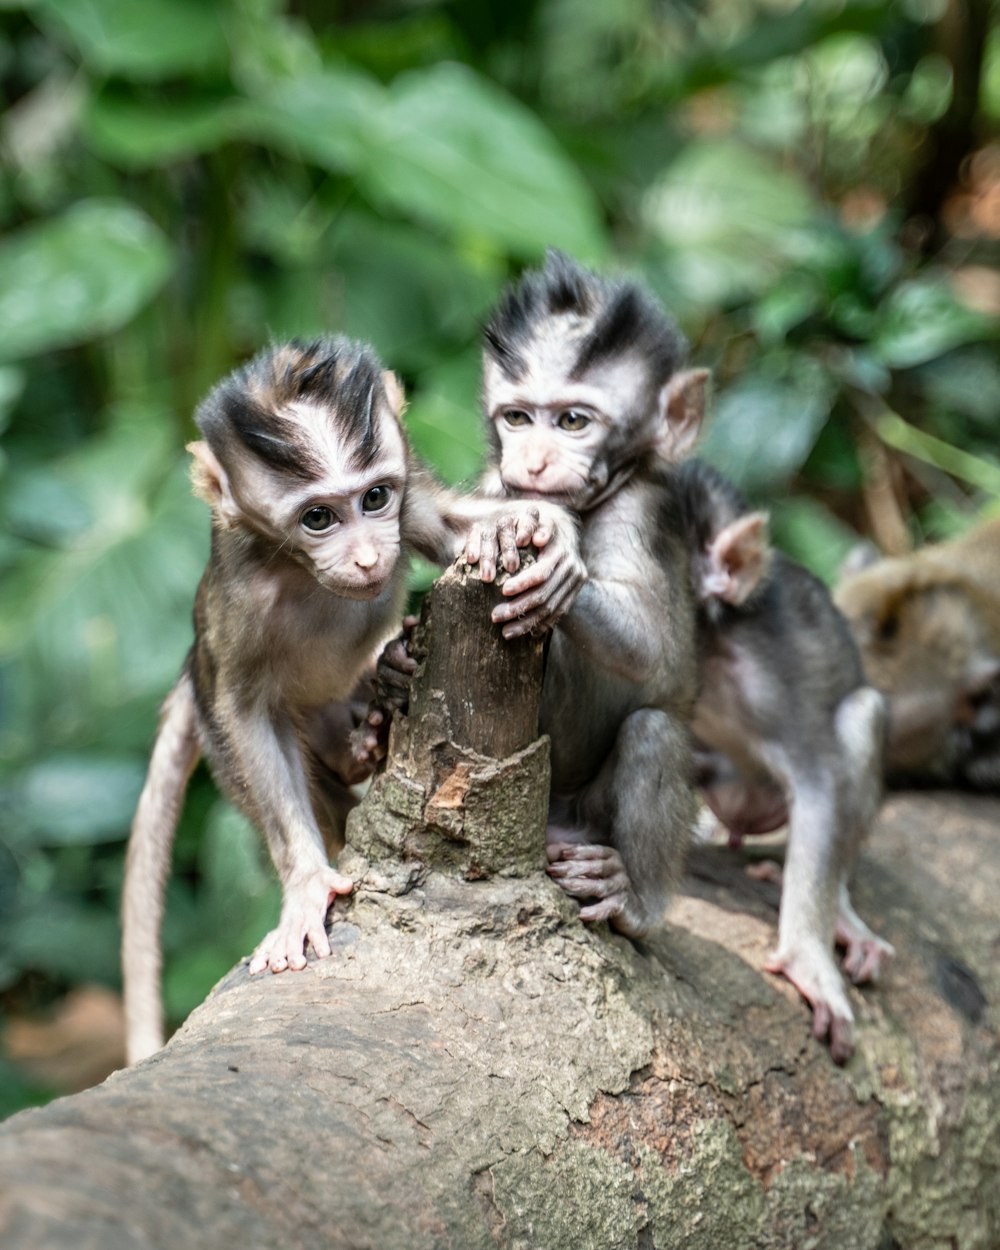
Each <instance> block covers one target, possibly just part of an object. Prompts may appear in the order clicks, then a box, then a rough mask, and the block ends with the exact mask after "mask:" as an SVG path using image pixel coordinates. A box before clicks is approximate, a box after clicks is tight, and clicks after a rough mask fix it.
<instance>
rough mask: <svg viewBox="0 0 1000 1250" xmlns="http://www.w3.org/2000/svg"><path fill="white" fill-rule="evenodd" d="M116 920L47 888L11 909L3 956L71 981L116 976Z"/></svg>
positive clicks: (108, 980)
mask: <svg viewBox="0 0 1000 1250" xmlns="http://www.w3.org/2000/svg"><path fill="white" fill-rule="evenodd" d="M119 943H120V938H119V930H118V919H117V917H116V916H115V914H114V912H112V911H109V910H105V909H103V908H100V907H96V906H94V905H92V904H87V903H81V902H78V901H77V900H76V899H71V898H67V897H61V896H59V895H56V894H53V893H50V894H47V895H44V896H42V897H41V898H40V899H38V901H37V902H36V903H35V905H34V906H23V905H22V906H21V907H18V908H17V909H15V911H14V913H13V922H12V923H11V925H10V927H9V930H8V937H7V942H6V955H7V958H8V959H10V960H11V961H12V962H15V963H16V964H17V965H18V966H19V967H21V968H22V969H25V970H26V971H27V970H30V971H34V972H45V973H48V974H49V976H51V977H55V978H57V979H59V980H66V981H68V982H70V983H71V984H77V985H78V984H79V983H80V982H82V981H101V982H103V983H104V984H106V985H113V984H115V982H116V981H117V979H118V975H119V973H118V963H119Z"/></svg>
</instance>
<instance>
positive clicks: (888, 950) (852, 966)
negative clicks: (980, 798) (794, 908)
mask: <svg viewBox="0 0 1000 1250" xmlns="http://www.w3.org/2000/svg"><path fill="white" fill-rule="evenodd" d="M836 729H837V737H838V739H839V740H840V742H841V746H842V752H843V760H842V769H843V773H844V778H843V781H842V783H841V791H842V793H843V796H844V799H843V811H844V821H845V822H846V824H847V827H848V830H849V836H848V837H847V839H846V845H845V849H844V863H843V870H842V877H841V882H840V891H839V896H838V911H837V925H836V939H837V942H838V943H840V944H841V945H842V946H844V947H845V948H846V950H845V954H844V971H845V972H846V973H847V975H848V976H849V977H850V978H851V980H852V981H853V982H854V983H855V984H856V985H858V984H860V983H862V982H864V981H876V980H878V977H879V974H880V972H881V970H882V967H883V965H884V964H885V963H888V961H889V960H890V959H891V958H892V957H893V955H894V954H895V951H894V950H893V948H892V946H891V945H890V944H889V943H888V942H886V941H884V940H883V939H882V938H880V937H879V936H878V935H877V934H875V933H873V932H872V930H871V929H869V928H868V926H867V925H866V924H865V922H864V921H863V920H862V919H861V917H860V916H859V915H858V914H857V912H856V911H855V910H854V906H853V904H852V903H851V897H850V894H849V892H848V887H847V882H848V879H849V878H850V875H851V872H852V871H853V869H854V864H855V861H856V859H857V856H858V851H859V850H860V848H861V844H862V842H863V841H864V839H865V838H866V837H867V836H868V833H869V831H870V830H871V827H872V824H873V822H874V820H875V816H876V814H877V812H878V807H879V803H880V801H881V798H882V756H883V752H884V742H885V701H884V699H883V698H882V696H881V695H880V694H879V693H878V692H877V691H876V690H873V689H872V688H871V687H870V686H862V687H861V688H860V689H859V690H855V691H853V692H852V693H851V694H849V695H848V696H847V698H846V699H844V700H843V702H842V703H841V704H840V706H839V707H838V708H837V713H836Z"/></svg>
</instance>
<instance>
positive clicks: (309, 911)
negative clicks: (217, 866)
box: [211, 704, 353, 972]
mask: <svg viewBox="0 0 1000 1250" xmlns="http://www.w3.org/2000/svg"><path fill="white" fill-rule="evenodd" d="M214 720H215V726H214V728H215V733H214V734H213V750H212V752H211V754H212V763H213V766H214V771H215V775H216V777H217V779H218V780H219V782H220V784H221V785H222V787H223V789H224V790H225V791H226V793H227V794H228V795H229V797H230V798H231V799H232V800H233V801H234V802H235V803H236V804H237V806H239V807H240V808H241V809H242V810H243V811H244V812H245V813H246V815H247V816H249V817H250V818H251V820H253V822H254V823H255V824H256V825H257V826H258V828H260V829H261V831H262V832H263V833H264V836H265V837H266V839H267V844H268V849H269V850H270V852H271V858H272V860H273V861H274V866H275V868H276V870H277V873H278V876H279V878H280V880H281V891H282V903H281V918H280V920H279V922H278V926H277V928H275V929H274V930H272V932H271V933H269V934H268V935H267V936H266V937H265V938H264V940H263V941H262V942H261V943H260V945H259V946H258V947H257V950H256V951H255V953H254V955H253V958H252V959H251V962H250V971H251V972H262V971H263V970H264V969H265V968H270V970H271V971H272V972H284V971H285V969H292V970H299V969H301V968H304V967H305V965H306V958H305V955H304V953H303V952H304V949H305V946H306V944H307V943H308V945H310V946H311V947H312V948H313V950H314V951H315V952H316V955H317V957H319V958H323V957H324V956H326V955H329V954H330V941H329V938H328V937H327V935H326V913H327V910H328V908H329V906H330V903H331V901H332V900H333V898H334V896H335V895H337V894H349V893H350V891H351V889H352V888H353V882H352V881H351V880H350V878H348V877H345V876H342V875H341V874H340V873H339V872H336V871H335V870H334V869H333V868H331V867H330V864H329V861H328V860H327V856H326V850H325V847H324V844H323V835H322V833H321V832H320V829H319V826H318V825H317V823H316V819H315V816H314V815H313V809H312V804H311V801H310V795H309V784H308V779H307V777H306V773H305V767H304V764H303V758H302V744H301V742H300V739H299V731H298V729H297V727H296V726H295V724H294V723H293V721H292V719H291V717H290V716H289V715H288V714H287V712H285V711H281V712H278V711H275V710H272V709H268V708H267V707H265V706H260V705H258V706H253V707H251V708H249V709H243V708H237V707H236V706H234V705H232V704H231V705H230V706H228V707H225V706H223V707H219V708H218V709H217V714H216V716H215V718H214ZM222 725H225V726H227V727H229V728H228V731H227V732H225V733H224V735H222V734H220V733H219V727H220V726H222Z"/></svg>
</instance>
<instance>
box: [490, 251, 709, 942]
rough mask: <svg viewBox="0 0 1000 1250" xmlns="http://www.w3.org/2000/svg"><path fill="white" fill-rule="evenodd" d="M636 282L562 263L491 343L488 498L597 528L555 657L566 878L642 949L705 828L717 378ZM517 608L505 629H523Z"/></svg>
mask: <svg viewBox="0 0 1000 1250" xmlns="http://www.w3.org/2000/svg"><path fill="white" fill-rule="evenodd" d="M684 350H685V345H684V342H683V339H682V337H681V335H680V333H679V332H678V330H677V329H676V327H675V326H674V325H673V323H672V322H670V321H669V320H668V319H667V318H666V317H665V316H664V314H663V313H662V312H661V311H660V309H659V308H658V307H657V306H656V305H655V303H654V302H653V301H652V300H650V299H649V298H648V297H647V296H646V295H645V294H644V292H643V291H642V290H641V289H640V288H639V287H637V286H636V285H635V284H633V283H630V282H626V281H611V280H606V279H603V278H600V277H598V276H597V275H596V274H594V273H591V272H590V271H588V270H585V269H583V268H582V267H580V266H578V265H577V264H575V262H573V261H571V260H570V259H569V258H568V257H566V256H563V255H562V254H560V253H557V252H550V253H549V255H548V257H547V259H546V263H545V266H544V268H543V269H542V270H541V271H537V272H528V273H526V274H525V275H523V276H522V278H521V279H520V281H519V282H518V283H516V284H515V285H514V286H513V287H511V288H510V289H508V291H507V292H506V293H505V294H504V295H503V297H502V298H501V300H500V302H499V304H498V306H497V308H496V310H495V312H494V314H493V316H492V318H491V319H490V321H489V324H488V325H487V328H486V333H485V358H484V381H483V402H484V406H485V411H486V417H487V421H488V429H489V434H490V442H491V446H492V454H491V457H490V464H489V467H488V470H487V475H486V478H485V479H484V484H485V485H486V487H487V489H489V490H491V491H493V492H495V493H496V494H497V495H500V496H503V497H505V498H507V499H518V500H545V501H548V502H555V503H559V504H562V505H564V506H565V507H566V508H568V509H570V510H571V511H572V512H573V513H575V514H576V516H577V517H578V519H579V526H580V555H581V558H582V566H581V568H580V570H579V573H580V578H581V579H582V580H580V581H576V580H574V579H571V578H569V577H567V579H566V580H565V582H564V593H565V598H564V599H563V600H562V601H561V602H560V603H559V609H560V610H561V611H563V613H564V615H563V616H562V618H561V620H560V621H559V623H558V625H557V627H556V629H555V631H554V633H553V636H552V640H551V644H550V648H549V652H548V657H547V662H546V671H545V679H544V686H543V691H542V709H541V725H542V729H543V730H544V731H546V732H548V733H549V735H550V737H551V740H552V788H551V800H550V811H549V829H548V837H547V852H548V859H549V872H550V873H551V875H552V876H553V878H554V879H555V880H556V881H558V882H559V884H560V885H561V886H562V887H563V889H565V890H566V891H567V892H568V893H569V894H571V895H573V896H574V897H575V898H578V899H580V900H582V902H583V906H582V909H581V915H582V916H583V918H584V919H586V920H603V919H606V920H608V921H609V922H610V923H611V925H612V926H613V927H614V928H616V929H618V930H619V931H620V932H622V933H625V934H627V935H629V936H633V937H637V936H641V935H643V934H645V933H647V932H648V931H649V930H650V929H651V928H652V927H653V926H654V925H655V924H656V923H657V922H658V921H659V920H660V918H661V917H662V914H663V911H664V909H665V906H666V902H667V898H668V895H669V892H670V890H671V889H672V887H673V886H674V885H675V883H676V881H677V878H678V876H679V874H680V871H681V865H682V862H683V855H684V851H685V848H686V846H687V844H688V840H689V836H690V831H691V827H692V824H693V819H694V812H695V801H694V795H693V790H692V784H691V751H690V739H689V729H688V721H689V718H690V714H691V710H692V707H693V705H694V699H695V695H696V665H695V640H694V607H693V603H692V598H691V590H690V579H689V571H688V555H687V550H686V547H685V544H684V540H683V536H682V532H681V527H680V514H679V499H678V495H677V489H676V483H675V480H674V472H673V470H672V469H671V468H670V467H669V466H668V465H666V464H665V463H664V461H665V460H668V459H673V458H675V457H678V456H680V455H682V454H683V453H684V452H685V451H686V450H687V448H688V447H689V446H690V445H691V443H693V441H694V438H695V436H696V434H697V432H698V428H699V425H700V422H701V418H702V414H703V411H704V388H705V380H706V376H707V375H706V374H705V372H704V371H684V370H683V369H682V368H681V364H682V360H683V357H684ZM518 614H519V609H518V606H517V604H516V603H504V604H501V605H500V606H499V607H497V608H496V609H495V610H494V613H493V618H494V620H496V621H499V622H501V623H502V624H503V625H504V629H505V632H507V631H510V630H512V629H514V628H516V627H517V623H518Z"/></svg>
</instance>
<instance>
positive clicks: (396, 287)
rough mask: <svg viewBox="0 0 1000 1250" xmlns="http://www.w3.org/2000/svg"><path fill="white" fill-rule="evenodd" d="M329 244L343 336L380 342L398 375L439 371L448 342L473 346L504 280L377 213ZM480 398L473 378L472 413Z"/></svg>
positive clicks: (339, 228) (345, 224)
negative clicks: (340, 287) (340, 301)
mask: <svg viewBox="0 0 1000 1250" xmlns="http://www.w3.org/2000/svg"><path fill="white" fill-rule="evenodd" d="M330 243H331V245H332V247H331V257H332V260H333V264H334V265H335V267H336V269H337V271H338V274H339V276H340V278H341V280H342V282H343V318H344V319H343V325H342V328H343V330H344V332H345V333H347V334H350V335H352V336H354V337H355V338H360V339H365V340H367V341H369V342H371V343H374V344H375V347H376V348H377V350H378V351H379V352H380V353H381V355H382V357H383V359H385V360H391V361H392V363H393V366H394V367H395V368H397V369H404V370H420V369H425V368H428V367H433V366H434V365H435V364H436V363H437V361H438V360H439V359H440V356H441V352H442V340H444V339H445V338H446V337H449V336H450V337H454V338H455V339H457V340H459V341H460V342H462V343H467V342H468V341H469V338H470V336H471V335H472V334H474V333H475V332H476V330H477V329H478V326H479V324H480V323H481V321H482V320H483V318H484V317H485V315H486V311H487V309H488V308H489V307H490V304H491V302H492V300H493V299H494V297H495V295H496V290H497V287H498V286H499V284H500V281H501V278H502V275H501V274H499V273H497V272H495V271H492V270H491V269H490V268H489V267H487V266H482V265H479V266H473V265H471V264H469V263H468V262H465V263H463V259H464V258H463V257H462V256H460V255H456V254H455V248H454V247H451V246H449V245H448V244H446V243H444V242H442V241H441V240H439V239H436V238H435V237H433V236H432V235H428V234H427V233H426V231H423V230H421V229H419V228H418V227H415V226H412V225H398V226H397V225H391V224H389V223H386V222H385V221H381V220H379V219H378V218H375V217H373V216H372V215H371V214H361V213H345V214H343V215H342V217H341V218H340V220H339V221H338V222H337V224H336V226H335V227H334V229H333V230H332V232H331V237H330ZM401 292H405V296H404V297H403V298H401ZM478 391H479V383H478V379H476V378H473V379H472V380H471V386H470V389H469V391H468V392H467V394H466V395H465V396H464V402H465V405H466V407H468V406H469V405H470V404H471V405H472V406H473V407H475V406H476V399H477V396H478Z"/></svg>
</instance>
